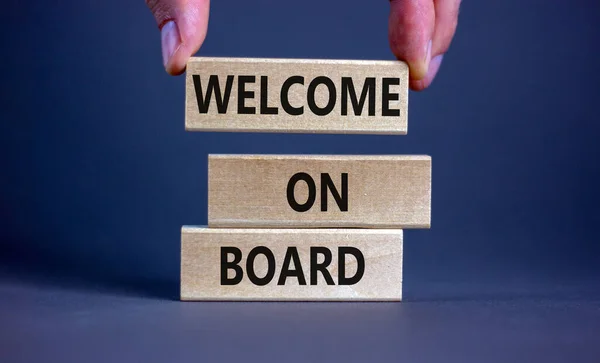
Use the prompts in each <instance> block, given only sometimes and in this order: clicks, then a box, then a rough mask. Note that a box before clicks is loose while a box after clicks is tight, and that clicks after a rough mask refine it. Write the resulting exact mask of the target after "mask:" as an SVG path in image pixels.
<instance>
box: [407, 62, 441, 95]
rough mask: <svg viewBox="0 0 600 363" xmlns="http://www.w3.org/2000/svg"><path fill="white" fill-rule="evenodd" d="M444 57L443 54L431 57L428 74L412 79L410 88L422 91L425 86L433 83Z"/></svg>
mask: <svg viewBox="0 0 600 363" xmlns="http://www.w3.org/2000/svg"><path fill="white" fill-rule="evenodd" d="M443 58H444V55H443V54H440V55H437V56H435V57H433V58H432V59H431V61H430V62H429V69H428V70H427V75H426V76H425V78H423V79H420V80H413V79H411V80H410V88H411V89H412V90H414V91H422V90H424V89H425V88H427V87H429V86H430V85H431V82H433V79H434V78H435V75H436V74H437V72H438V70H439V69H440V66H441V65H442V60H443Z"/></svg>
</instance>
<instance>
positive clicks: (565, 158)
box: [0, 0, 600, 362]
mask: <svg viewBox="0 0 600 363" xmlns="http://www.w3.org/2000/svg"><path fill="white" fill-rule="evenodd" d="M211 7H212V12H211V19H210V25H209V32H208V37H207V40H206V43H205V45H204V47H203V48H202V50H201V51H200V53H199V54H200V55H206V56H236V57H291V58H337V59H345V58H347V59H393V56H392V54H391V52H390V50H389V47H388V40H387V17H388V9H389V4H388V2H386V1H378V2H375V1H343V2H342V1H314V0H307V1H303V2H285V1H267V0H256V1H227V2H224V1H218V0H214V1H213V3H212V6H211ZM2 8H3V13H4V14H3V15H4V16H3V21H2V23H1V25H0V28H1V30H2V32H1V34H2V35H1V36H0V37H1V39H2V57H0V64H1V65H2V71H3V72H2V76H1V77H2V82H1V88H0V89H1V95H0V96H1V97H0V119H1V123H0V124H1V127H2V131H1V132H0V148H1V149H0V161H1V164H0V165H1V166H2V172H1V173H0V223H1V228H0V241H1V242H0V243H1V245H0V272H1V274H0V360H2V361H3V362H13V361H15V362H18V361H34V360H35V361H39V360H43V361H61V362H62V361H99V362H100V361H131V360H140V361H141V360H144V361H167V360H169V361H190V360H201V361H202V360H207V361H219V360H223V361H232V360H233V359H242V360H248V361H255V360H263V361H271V360H273V361H316V360H333V361H340V360H344V361H367V360H368V361H399V360H401V361H409V362H435V361H452V362H454V361H455V362H467V361H473V362H481V361H487V362H490V361H498V362H506V361H511V362H514V361H527V362H532V361H544V362H554V361H556V362H561V361H577V362H584V361H589V362H597V361H598V360H599V359H600V347H598V342H599V341H600V340H599V338H600V285H599V281H600V280H599V278H600V246H599V244H598V233H597V227H598V224H599V223H600V211H599V210H598V203H599V202H600V188H599V186H600V168H599V165H600V164H599V161H598V160H599V158H600V145H599V143H598V141H597V138H598V133H599V132H600V124H599V122H598V116H597V108H598V99H599V96H600V92H598V83H599V82H598V81H599V80H600V70H599V69H598V64H599V63H600V62H599V61H600V53H599V52H598V49H597V46H598V44H600V26H599V25H598V24H600V11H599V10H600V6H598V3H597V2H595V1H583V0H576V1H569V2H566V1H559V0H551V1H534V0H526V1H525V0H509V1H501V2H489V1H465V2H463V5H462V11H461V15H460V21H459V27H458V32H457V35H456V37H455V40H454V42H453V44H452V47H451V49H450V52H449V53H448V54H447V56H446V58H445V60H444V63H443V65H442V68H441V71H440V73H439V75H438V77H437V79H436V81H435V82H434V84H433V86H432V87H431V88H430V89H429V90H427V91H426V92H423V93H411V94H410V101H409V133H408V135H407V136H360V135H353V136H348V135H285V134H232V133H210V134H209V133H186V132H185V131H184V128H183V111H184V110H183V100H184V79H183V78H182V77H180V78H172V77H169V76H167V75H166V74H165V73H164V71H163V69H162V64H161V53H160V36H159V32H158V30H157V29H156V25H155V23H154V20H153V18H152V16H151V14H150V13H149V11H148V10H147V9H146V8H145V5H144V2H143V1H141V0H139V1H91V0H88V1H73V2H70V3H66V2H61V3H58V2H48V1H38V0H32V1H28V2H24V1H17V0H8V1H5V2H4V3H3V5H2ZM208 153H308V154H388V153H389V154H429V155H431V156H432V158H433V207H432V229H431V230H417V231H407V232H406V234H405V276H404V280H405V288H404V291H405V297H406V301H405V302H403V303H401V304H387V303H386V304H381V303H380V304H371V303H365V304H354V303H347V304H340V303H335V304H334V303H305V304H299V303H286V304H282V303H235V304H234V303H192V304H189V303H180V302H178V301H176V300H175V299H176V298H177V293H178V284H179V281H178V279H179V277H178V274H179V237H180V236H179V232H180V227H181V225H183V224H205V223H206V206H207V186H206V169H207V163H206V156H207V154H208Z"/></svg>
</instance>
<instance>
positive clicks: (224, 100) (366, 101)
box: [192, 74, 400, 117]
mask: <svg viewBox="0 0 600 363" xmlns="http://www.w3.org/2000/svg"><path fill="white" fill-rule="evenodd" d="M259 78H260V79H259V81H258V82H259V83H260V86H259V87H258V86H257V85H255V86H254V87H253V85H254V84H256V83H257V76H254V75H237V76H236V75H227V76H226V77H224V79H223V78H220V77H219V76H218V75H210V76H209V77H208V82H206V83H204V82H203V81H202V78H201V77H200V75H198V74H193V75H192V80H193V83H194V90H195V93H196V101H197V105H198V112H199V113H200V114H207V113H210V112H211V111H210V110H211V105H212V104H213V103H214V106H212V107H216V111H217V113H219V114H226V113H232V112H234V111H233V110H232V109H233V107H230V102H229V101H230V98H231V94H232V92H236V98H237V105H236V106H237V107H236V108H235V112H236V113H237V114H239V115H254V114H260V115H277V114H279V113H280V110H282V113H286V114H288V115H291V116H300V115H303V114H305V113H311V114H313V115H316V116H326V115H329V114H330V113H331V112H332V111H333V110H334V109H335V107H336V104H337V103H338V97H340V100H339V102H340V107H339V112H340V116H348V115H349V113H350V111H349V108H350V106H351V107H352V112H353V113H354V115H356V116H361V115H362V114H363V111H364V109H365V106H366V109H367V112H366V114H367V115H368V116H390V117H395V116H400V110H399V109H395V108H391V107H390V101H398V100H399V93H395V92H392V91H391V90H390V87H391V86H397V85H400V78H393V77H382V78H376V77H364V78H363V79H362V85H363V86H362V89H361V90H360V93H358V92H357V89H356V88H357V87H355V83H354V80H353V78H352V77H340V79H339V80H336V81H338V82H334V80H332V79H331V78H329V77H327V76H318V77H314V78H313V79H306V78H305V77H304V76H290V77H288V78H287V79H286V80H285V81H284V82H283V83H282V84H281V86H280V87H279V90H278V91H277V92H278V93H279V97H276V98H270V97H269V94H270V93H271V92H273V90H271V89H269V76H260V77H259ZM234 83H236V87H235V91H232V90H233V89H234ZM338 85H339V86H340V89H338ZM253 88H257V89H258V88H260V92H259V95H258V96H257V95H256V92H255V91H254V90H252V89H253ZM319 88H322V89H323V91H324V92H326V94H327V97H326V98H325V99H326V101H325V102H318V101H317V99H318V97H317V93H318V92H319V91H317V90H318V89H319ZM290 90H291V91H290ZM290 93H293V94H294V95H296V94H302V98H301V100H300V102H299V100H298V97H297V96H294V97H293V98H294V99H295V100H294V101H295V103H296V104H292V103H293V102H292V101H291V100H290ZM377 94H380V96H381V97H380V100H381V107H380V108H377V107H376V99H377V97H376V96H377ZM255 98H258V99H259V102H258V103H256V102H255V103H256V104H255V105H252V104H251V100H253V99H255ZM213 100H214V102H211V101H213ZM269 100H271V102H274V104H271V105H269ZM321 101H322V100H321ZM305 106H306V107H305ZM377 113H379V114H377Z"/></svg>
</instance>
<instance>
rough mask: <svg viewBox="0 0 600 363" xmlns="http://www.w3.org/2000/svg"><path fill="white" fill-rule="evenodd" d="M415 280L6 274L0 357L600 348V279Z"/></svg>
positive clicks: (391, 355) (505, 353)
mask: <svg viewBox="0 0 600 363" xmlns="http://www.w3.org/2000/svg"><path fill="white" fill-rule="evenodd" d="M171 287H173V286H171ZM156 290H158V291H160V288H158V287H157V286H146V289H145V291H146V292H148V291H156ZM167 290H169V289H167ZM412 290H413V291H412V292H411V293H410V294H409V295H412V296H409V297H408V300H409V301H405V302H401V303H222V302H220V303H216V302H215V303H188V302H178V301H173V300H169V299H168V298H165V297H157V296H147V295H145V294H144V293H142V292H141V291H144V289H142V290H140V289H128V288H120V289H115V288H107V287H106V286H104V287H102V286H96V285H94V284H93V283H89V282H87V283H83V284H81V283H80V282H70V283H67V282H65V280H64V279H61V280H60V282H56V281H53V280H52V279H48V278H44V279H40V278H39V277H38V278H31V277H30V278H28V279H23V278H15V277H14V276H13V277H10V275H8V276H7V275H6V274H4V275H2V279H1V281H0V324H1V326H2V329H0V344H1V349H0V361H2V362H6V363H9V362H190V361H197V362H216V361H223V362H233V361H242V362H317V361H319V362H324V361H330V362H512V363H514V362H545V363H550V362H578V363H583V362H590V363H592V362H594V363H597V362H598V361H599V360H600V291H599V289H598V283H597V281H581V280H575V281H568V280H562V281H557V280H554V281H536V282H533V281H529V282H527V283H523V282H518V281H513V282H508V281H504V282H496V283H491V284H488V285H487V286H477V285H472V284H469V285H467V286H465V285H461V284H456V283H424V284H421V285H420V286H418V287H417V286H413V287H412ZM474 290H477V291H479V293H478V294H477V296H475V295H473V291H474Z"/></svg>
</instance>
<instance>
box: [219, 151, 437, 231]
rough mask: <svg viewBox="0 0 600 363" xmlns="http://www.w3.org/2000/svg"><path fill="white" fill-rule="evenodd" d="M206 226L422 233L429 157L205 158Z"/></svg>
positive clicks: (426, 217)
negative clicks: (206, 188)
mask: <svg viewBox="0 0 600 363" xmlns="http://www.w3.org/2000/svg"><path fill="white" fill-rule="evenodd" d="M208 179H209V180H208V224H209V226H210V227H246V228H250V227H253V228H319V227H324V228H325V227H326V228H348V227H358V228H402V229H405V228H429V226H430V219H431V158H430V157H429V156H316V155H209V159H208Z"/></svg>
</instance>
